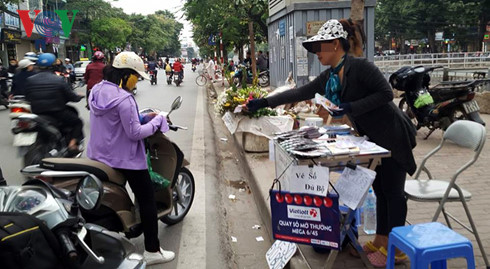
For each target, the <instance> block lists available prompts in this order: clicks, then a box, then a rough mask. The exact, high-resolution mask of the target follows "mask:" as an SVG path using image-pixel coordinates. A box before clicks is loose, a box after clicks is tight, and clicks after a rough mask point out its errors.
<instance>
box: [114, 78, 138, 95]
mask: <svg viewBox="0 0 490 269" xmlns="http://www.w3.org/2000/svg"><path fill="white" fill-rule="evenodd" d="M137 82H138V76H136V75H133V74H131V75H129V78H128V81H127V82H126V87H125V88H126V89H127V90H128V91H132V90H133V89H134V88H136V83H137ZM119 87H121V85H119Z"/></svg>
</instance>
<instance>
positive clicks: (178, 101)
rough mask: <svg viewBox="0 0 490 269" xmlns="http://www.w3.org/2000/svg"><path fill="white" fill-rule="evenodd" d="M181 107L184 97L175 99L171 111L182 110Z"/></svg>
mask: <svg viewBox="0 0 490 269" xmlns="http://www.w3.org/2000/svg"><path fill="white" fill-rule="evenodd" d="M180 105H182V96H179V97H177V98H175V100H174V102H173V103H172V106H171V107H170V109H171V110H176V109H179V108H180Z"/></svg>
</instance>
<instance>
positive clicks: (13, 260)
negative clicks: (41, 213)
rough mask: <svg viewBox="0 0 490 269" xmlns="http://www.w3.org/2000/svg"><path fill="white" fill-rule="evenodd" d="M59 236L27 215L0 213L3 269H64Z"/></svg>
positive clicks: (0, 247) (0, 258)
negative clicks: (60, 254)
mask: <svg viewBox="0 0 490 269" xmlns="http://www.w3.org/2000/svg"><path fill="white" fill-rule="evenodd" d="M59 253H61V251H60V246H59V243H58V240H57V239H56V236H55V235H54V234H53V233H52V232H51V230H49V229H48V227H47V226H46V225H45V224H44V223H43V222H42V221H41V220H39V219H37V218H36V217H34V216H31V215H28V214H25V213H12V212H0V264H1V265H0V267H1V268H5V269H10V268H12V269H14V268H15V269H17V268H37V269H43V268H46V269H47V268H50V269H51V268H63V266H62V264H61V259H60V257H59V256H58V255H59Z"/></svg>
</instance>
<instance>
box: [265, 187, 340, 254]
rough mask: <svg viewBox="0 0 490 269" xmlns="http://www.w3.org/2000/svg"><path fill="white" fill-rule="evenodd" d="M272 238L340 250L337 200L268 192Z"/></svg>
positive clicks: (334, 195)
mask: <svg viewBox="0 0 490 269" xmlns="http://www.w3.org/2000/svg"><path fill="white" fill-rule="evenodd" d="M270 197H271V213H272V233H273V235H274V239H279V240H284V241H289V242H295V243H300V244H307V245H314V246H321V247H325V248H330V249H339V248H340V212H339V197H338V196H337V195H336V194H329V195H328V196H327V197H321V196H315V195H309V194H298V193H290V192H284V191H282V192H279V191H277V190H270Z"/></svg>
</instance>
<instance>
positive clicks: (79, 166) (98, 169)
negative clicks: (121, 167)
mask: <svg viewBox="0 0 490 269" xmlns="http://www.w3.org/2000/svg"><path fill="white" fill-rule="evenodd" d="M39 166H40V167H41V168H45V169H50V170H55V171H85V172H89V173H91V174H93V175H94V176H96V177H97V178H99V179H100V180H101V181H109V182H112V183H115V184H118V185H124V184H126V179H125V178H124V176H123V175H122V174H121V173H120V172H118V171H116V170H114V169H113V168H112V167H110V166H108V165H106V164H104V163H102V162H98V161H94V160H90V159H87V158H78V159H73V158H44V159H42V160H41V163H40V164H39Z"/></svg>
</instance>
